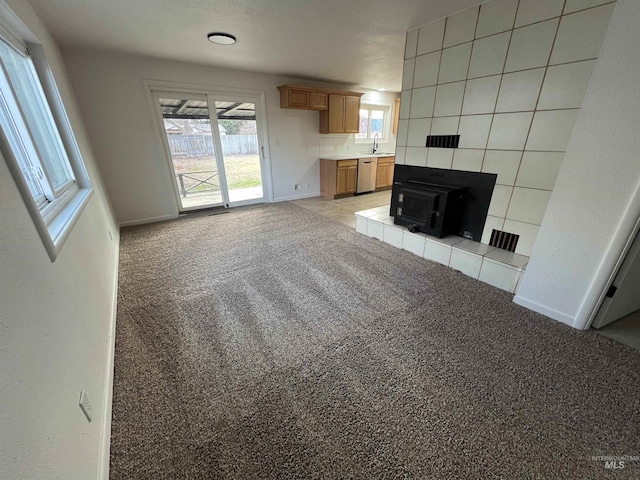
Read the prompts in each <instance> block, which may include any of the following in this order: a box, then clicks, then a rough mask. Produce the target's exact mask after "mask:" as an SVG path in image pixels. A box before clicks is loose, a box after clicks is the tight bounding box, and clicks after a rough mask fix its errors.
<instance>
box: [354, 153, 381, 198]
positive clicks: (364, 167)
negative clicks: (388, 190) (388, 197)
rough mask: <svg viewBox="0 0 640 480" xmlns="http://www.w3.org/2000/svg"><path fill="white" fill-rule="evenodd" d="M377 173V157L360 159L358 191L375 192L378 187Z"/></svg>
mask: <svg viewBox="0 0 640 480" xmlns="http://www.w3.org/2000/svg"><path fill="white" fill-rule="evenodd" d="M377 173H378V159H377V158H360V159H358V183H357V185H356V193H364V192H373V191H374V190H375V189H376V174H377Z"/></svg>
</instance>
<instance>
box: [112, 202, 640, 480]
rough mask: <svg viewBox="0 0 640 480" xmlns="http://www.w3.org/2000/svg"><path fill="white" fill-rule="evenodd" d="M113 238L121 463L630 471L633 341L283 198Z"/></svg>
mask: <svg viewBox="0 0 640 480" xmlns="http://www.w3.org/2000/svg"><path fill="white" fill-rule="evenodd" d="M121 239H122V243H121V265H120V287H119V295H118V318H117V332H116V357H115V360H116V365H115V383H114V403H113V424H112V444H111V479H113V480H119V479H215V478H228V479H244V478H260V479H268V478H363V479H372V478H434V479H449V478H554V479H555V478H563V479H566V478H576V479H578V478H579V479H589V478H593V479H600V478H638V477H639V476H640V464H639V463H635V464H634V463H629V462H627V463H626V466H625V469H623V470H617V471H615V472H612V471H608V470H605V468H604V466H605V465H604V462H603V461H596V460H593V459H592V456H594V455H640V451H639V450H640V446H639V445H640V443H639V440H640V427H639V425H640V408H639V407H640V397H639V395H638V394H639V392H640V352H637V351H634V350H632V349H631V348H628V347H626V346H624V345H620V344H618V343H615V342H614V341H612V340H610V339H608V338H604V337H602V336H599V335H595V334H593V333H591V332H580V331H576V330H572V329H571V328H569V327H566V326H564V325H562V324H560V323H557V322H555V321H552V320H549V319H546V318H544V317H542V316H539V315H536V314H534V313H532V312H529V311H527V310H525V309H523V308H520V307H518V306H517V305H515V304H513V303H512V302H511V296H510V295H508V294H507V293H505V292H502V291H500V290H497V289H495V288H493V287H490V286H488V285H486V284H483V283H480V282H477V281H475V280H472V279H470V278H468V277H465V276H464V275H462V274H460V273H457V272H455V271H453V270H450V269H448V268H446V267H443V266H441V265H438V264H435V263H431V262H428V261H426V260H423V259H420V258H418V257H416V256H414V255H412V254H410V253H408V252H405V251H401V250H398V249H396V248H393V247H390V246H388V245H385V244H383V243H381V242H378V241H377V240H374V239H371V238H367V237H365V236H363V235H359V234H357V233H356V232H355V231H354V230H353V229H351V228H349V227H347V226H344V225H342V224H339V223H337V222H335V221H332V220H330V219H328V218H325V217H322V216H319V215H317V214H315V213H313V212H310V211H308V210H304V209H301V208H300V207H298V206H296V205H292V204H286V203H281V204H274V205H266V206H256V207H248V208H243V209H237V210H233V211H232V212H231V213H228V214H225V215H216V216H208V215H206V214H199V215H193V216H190V217H187V218H182V219H179V220H175V221H169V222H164V223H158V224H154V225H148V226H142V227H133V228H128V229H124V230H123V231H122V237H121Z"/></svg>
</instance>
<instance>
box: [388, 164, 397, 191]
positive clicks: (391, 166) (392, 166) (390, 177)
mask: <svg viewBox="0 0 640 480" xmlns="http://www.w3.org/2000/svg"><path fill="white" fill-rule="evenodd" d="M387 165H389V170H388V172H387V175H388V177H387V187H389V186H392V185H393V171H394V170H395V166H396V164H395V163H388V164H387Z"/></svg>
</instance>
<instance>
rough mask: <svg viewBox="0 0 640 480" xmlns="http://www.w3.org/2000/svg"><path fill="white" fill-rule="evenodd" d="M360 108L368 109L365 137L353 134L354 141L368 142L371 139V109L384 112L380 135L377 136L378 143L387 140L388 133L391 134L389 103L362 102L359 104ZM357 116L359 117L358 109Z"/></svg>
mask: <svg viewBox="0 0 640 480" xmlns="http://www.w3.org/2000/svg"><path fill="white" fill-rule="evenodd" d="M360 110H369V125H368V129H367V136H366V138H361V137H358V136H357V135H358V134H354V136H355V140H356V143H370V142H372V141H373V136H371V111H372V110H378V111H381V112H383V113H384V119H383V125H382V136H381V137H378V143H387V142H388V141H389V135H390V134H391V121H392V116H391V105H387V104H377V103H362V104H361V105H360ZM358 117H360V111H359V110H358Z"/></svg>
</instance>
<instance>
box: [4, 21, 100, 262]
mask: <svg viewBox="0 0 640 480" xmlns="http://www.w3.org/2000/svg"><path fill="white" fill-rule="evenodd" d="M2 27H3V28H2V30H1V35H0V130H1V135H0V148H1V149H2V153H3V155H4V157H5V159H6V161H7V163H8V166H9V168H10V169H11V172H12V174H13V177H14V179H15V181H16V184H17V185H18V188H19V189H20V192H21V194H22V196H23V198H24V200H25V203H26V204H27V207H28V208H29V211H30V213H31V216H32V217H33V219H34V223H35V224H36V228H37V229H38V232H39V233H40V236H41V238H42V240H43V243H44V245H45V248H46V250H47V252H48V254H49V256H50V258H51V260H52V261H54V260H55V258H56V256H57V255H58V253H59V251H60V248H61V247H62V244H63V243H64V241H65V240H66V238H67V236H68V235H69V233H70V230H71V228H72V227H73V225H74V224H75V221H76V220H77V218H78V217H79V215H80V213H81V211H82V209H83V208H84V206H85V205H86V203H87V201H88V199H89V196H90V194H91V185H90V182H89V178H88V175H87V173H86V170H85V168H84V165H83V163H82V158H81V156H80V153H79V149H78V147H77V145H76V142H75V138H74V136H73V133H72V131H71V127H70V124H69V121H68V118H67V116H66V113H65V111H64V107H63V105H62V101H61V99H60V95H59V93H58V90H57V88H56V85H55V82H54V80H53V76H52V75H51V71H50V69H49V66H48V65H47V63H46V60H45V58H44V53H43V49H42V47H41V46H39V45H29V47H28V48H27V46H26V45H24V44H22V43H21V42H20V41H19V40H17V38H18V37H16V36H15V35H11V34H8V33H7V32H8V31H10V30H8V29H7V27H6V26H4V25H2Z"/></svg>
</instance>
